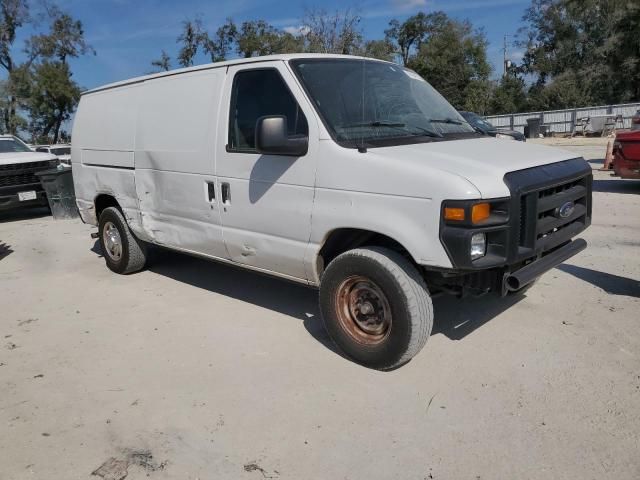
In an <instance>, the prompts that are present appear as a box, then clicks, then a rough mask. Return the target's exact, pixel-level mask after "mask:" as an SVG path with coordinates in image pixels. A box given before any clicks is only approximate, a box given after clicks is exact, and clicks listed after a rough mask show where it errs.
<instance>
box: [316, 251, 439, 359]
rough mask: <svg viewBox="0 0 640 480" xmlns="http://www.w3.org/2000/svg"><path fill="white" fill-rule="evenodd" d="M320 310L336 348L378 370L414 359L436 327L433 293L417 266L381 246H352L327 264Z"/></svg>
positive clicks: (322, 284) (321, 287) (323, 278)
mask: <svg viewBox="0 0 640 480" xmlns="http://www.w3.org/2000/svg"><path fill="white" fill-rule="evenodd" d="M320 311H321V313H322V318H323V321H324V324H325V328H326V329H327V332H328V333H329V336H330V337H331V338H332V339H333V341H334V342H335V343H336V344H337V345H338V347H339V348H340V349H341V350H342V351H343V352H344V353H345V354H346V355H347V356H348V357H350V358H352V359H353V360H354V361H356V362H358V363H360V364H362V365H364V366H367V367H370V368H376V369H379V370H388V369H392V368H395V367H398V366H400V365H402V364H404V363H406V362H408V361H409V360H411V358H413V357H414V356H415V355H416V354H417V353H418V352H419V351H420V350H421V349H422V347H423V346H424V345H425V343H426V341H427V339H428V338H429V335H430V334H431V328H432V326H433V306H432V304H431V297H430V296H429V293H428V291H427V287H426V285H425V283H424V280H423V279H422V277H421V276H420V274H419V273H418V271H417V270H416V268H415V267H414V266H413V265H412V264H411V263H410V262H409V261H408V260H407V259H406V258H404V257H403V256H402V255H400V254H399V253H397V252H395V251H393V250H389V249H386V248H379V247H368V248H358V249H355V250H350V251H348V252H345V253H343V254H341V255H339V256H338V257H336V258H335V259H334V260H333V261H332V262H331V263H330V264H329V266H328V267H327V269H326V271H325V272H324V275H323V276H322V281H321V283H320Z"/></svg>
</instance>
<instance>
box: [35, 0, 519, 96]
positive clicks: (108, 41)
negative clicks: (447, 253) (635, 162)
mask: <svg viewBox="0 0 640 480" xmlns="http://www.w3.org/2000/svg"><path fill="white" fill-rule="evenodd" d="M57 3H58V5H60V7H61V8H62V9H64V10H65V11H67V12H69V13H71V15H72V16H74V17H75V18H78V19H79V20H81V21H82V23H83V25H84V29H85V35H86V38H87V40H88V41H89V43H90V44H91V45H92V46H93V47H94V48H95V50H96V53H97V55H96V56H87V57H84V58H81V59H75V60H72V62H71V63H72V68H73V71H74V78H75V80H76V81H77V82H78V83H79V84H80V85H81V86H82V87H85V88H92V87H96V86H99V85H102V84H105V83H110V82H113V81H118V80H123V79H126V78H130V77H134V76H138V75H142V74H145V73H149V71H151V69H152V67H151V64H150V62H151V60H152V59H154V58H157V57H159V55H160V51H161V50H162V49H165V50H166V51H167V52H168V53H169V54H170V55H171V56H172V57H175V53H176V51H177V45H176V41H175V40H176V37H177V36H178V34H179V33H180V28H181V23H182V22H183V21H184V20H186V19H187V18H193V17H194V16H195V15H197V14H199V15H201V16H202V18H203V20H204V22H205V26H206V27H207V28H208V29H209V30H210V31H212V30H215V29H216V28H217V26H218V25H220V24H222V23H223V22H224V21H225V18H227V17H231V18H233V19H234V20H235V21H236V22H242V21H244V20H249V19H257V18H261V19H266V20H267V21H269V22H270V23H272V24H273V25H275V26H277V27H279V28H286V27H295V26H296V25H297V24H298V23H299V18H300V17H301V16H302V14H303V12H304V10H305V8H308V7H316V8H322V9H325V10H328V11H333V10H335V9H342V8H345V7H346V6H352V7H354V8H357V9H358V10H359V12H360V14H361V15H362V17H363V21H362V27H363V30H364V34H365V37H366V38H381V37H382V36H383V35H384V33H383V32H384V29H385V28H387V24H388V22H389V20H390V19H391V18H397V19H399V20H403V19H405V18H406V17H408V16H409V15H412V14H414V13H416V12H417V11H420V10H423V11H426V12H430V11H434V10H444V11H445V12H447V13H448V14H449V15H451V16H453V17H456V18H460V19H464V18H468V19H469V20H471V22H472V23H473V24H474V26H476V27H482V28H483V29H484V30H485V33H486V35H487V38H488V40H489V51H488V53H489V57H490V60H491V62H492V63H493V64H494V69H495V71H496V72H497V73H499V71H500V69H501V68H502V66H501V65H502V42H503V35H505V34H508V35H514V34H515V33H516V31H517V30H518V28H519V27H520V26H521V18H522V15H523V13H524V10H525V9H526V8H527V6H528V5H530V0H360V1H357V0H356V1H354V2H353V3H351V2H349V0H347V2H345V1H344V0H343V1H339V0H326V1H325V2H322V3H313V2H310V1H298V0H215V1H212V0H209V1H205V0H182V1H181V0H173V1H172V0H131V1H127V0H58V2H57ZM26 33H27V32H26V31H25V32H24V34H25V35H26ZM512 52H513V55H514V56H515V57H517V56H518V52H517V51H516V49H515V48H512ZM198 63H206V59H205V58H204V57H202V58H200V59H199V62H198ZM496 72H494V74H495V73H496Z"/></svg>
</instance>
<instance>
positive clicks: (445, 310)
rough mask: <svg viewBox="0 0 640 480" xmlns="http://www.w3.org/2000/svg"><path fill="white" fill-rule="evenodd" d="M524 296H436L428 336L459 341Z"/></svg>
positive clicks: (524, 296)
mask: <svg viewBox="0 0 640 480" xmlns="http://www.w3.org/2000/svg"><path fill="white" fill-rule="evenodd" d="M524 298H526V295H525V294H514V295H507V296H506V297H504V298H503V297H500V296H499V295H495V294H487V295H484V296H482V297H469V298H463V299H458V298H455V297H451V296H443V297H439V298H436V299H435V300H434V301H433V308H434V324H433V331H432V332H431V335H437V334H442V335H444V336H445V337H447V338H449V339H450V340H462V339H463V338H464V337H466V336H467V335H469V334H471V333H473V332H474V331H475V330H477V329H478V328H480V327H482V326H483V325H484V324H485V323H487V322H489V321H491V320H493V319H494V318H495V317H497V316H498V315H500V314H501V313H502V312H504V311H505V310H508V309H509V308H511V307H512V306H514V305H515V304H516V303H518V302H520V301H521V300H523V299H524Z"/></svg>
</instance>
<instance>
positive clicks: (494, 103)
mask: <svg viewBox="0 0 640 480" xmlns="http://www.w3.org/2000/svg"><path fill="white" fill-rule="evenodd" d="M527 107H528V104H527V94H526V92H525V83H524V80H523V79H522V78H520V77H519V76H516V75H511V74H509V75H504V76H503V77H502V79H500V82H499V83H498V85H497V86H496V88H495V89H494V90H493V94H492V95H491V100H490V102H489V113H490V114H492V115H500V114H502V113H515V112H522V111H524V110H528V109H529V108H527ZM534 110H535V109H534Z"/></svg>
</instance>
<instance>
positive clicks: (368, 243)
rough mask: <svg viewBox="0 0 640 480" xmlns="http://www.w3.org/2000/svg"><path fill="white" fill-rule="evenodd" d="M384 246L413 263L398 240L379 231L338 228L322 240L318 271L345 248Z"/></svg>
mask: <svg viewBox="0 0 640 480" xmlns="http://www.w3.org/2000/svg"><path fill="white" fill-rule="evenodd" d="M373 246H376V247H385V248H388V249H390V250H395V251H397V252H399V253H401V254H402V255H403V256H405V257H407V259H408V260H410V261H411V263H414V264H415V262H414V260H413V257H412V256H411V254H410V253H409V251H408V250H407V249H406V248H404V247H403V246H402V244H400V243H399V242H398V241H396V240H394V239H393V238H391V237H388V236H386V235H383V234H381V233H377V232H372V231H370V230H362V229H358V228H339V229H337V230H334V231H332V232H331V233H330V234H329V236H328V237H327V239H326V240H325V242H324V245H323V246H322V248H321V249H320V253H319V255H318V273H319V274H320V275H322V272H323V271H324V267H325V266H326V265H329V263H330V262H331V260H333V259H334V258H336V257H337V256H338V255H340V254H341V253H344V252H346V251H347V250H352V249H354V248H359V247H373Z"/></svg>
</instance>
